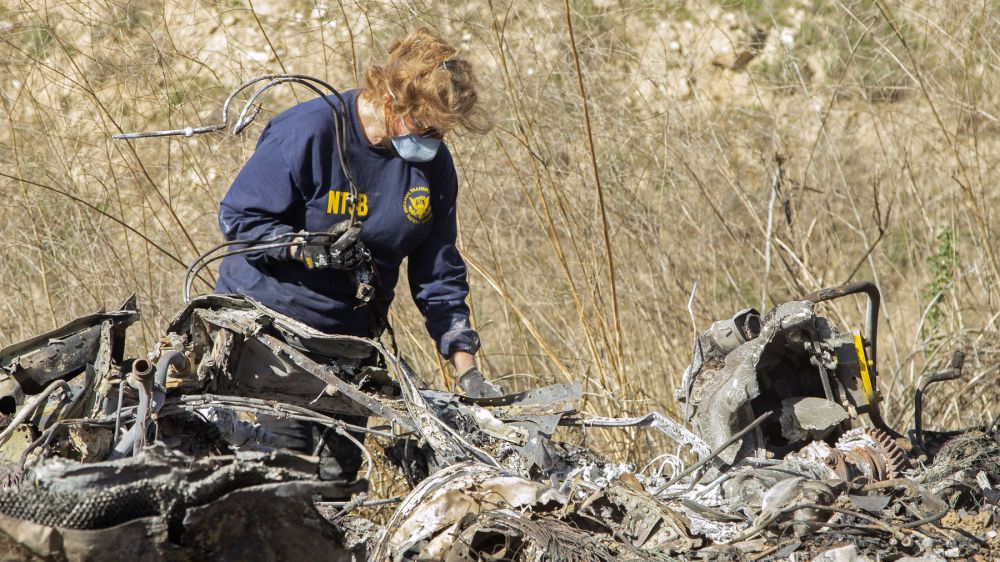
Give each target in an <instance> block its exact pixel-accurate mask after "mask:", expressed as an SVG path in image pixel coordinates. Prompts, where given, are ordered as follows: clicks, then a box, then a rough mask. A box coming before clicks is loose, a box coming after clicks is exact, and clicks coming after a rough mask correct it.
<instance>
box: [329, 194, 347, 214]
mask: <svg viewBox="0 0 1000 562" xmlns="http://www.w3.org/2000/svg"><path fill="white" fill-rule="evenodd" d="M341 195H343V192H341V191H333V190H332V189H331V190H330V196H329V198H328V199H327V201H326V212H327V213H328V214H331V215H332V214H333V213H336V212H337V207H339V206H340V196H341Z"/></svg>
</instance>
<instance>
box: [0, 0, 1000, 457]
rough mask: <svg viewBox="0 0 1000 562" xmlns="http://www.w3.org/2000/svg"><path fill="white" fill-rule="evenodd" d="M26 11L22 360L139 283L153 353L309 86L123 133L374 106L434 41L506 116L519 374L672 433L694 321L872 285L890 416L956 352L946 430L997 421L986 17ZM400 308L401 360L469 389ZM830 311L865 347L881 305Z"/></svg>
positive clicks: (465, 214)
mask: <svg viewBox="0 0 1000 562" xmlns="http://www.w3.org/2000/svg"><path fill="white" fill-rule="evenodd" d="M4 2H5V3H4V4H2V5H0V103H2V106H0V122H2V125H0V194H2V199H0V201H2V203H0V204H2V205H3V206H4V216H5V217H7V219H6V220H4V221H3V222H2V223H0V235H2V237H3V240H4V244H3V245H2V246H0V252H2V255H0V258H2V259H0V287H3V288H4V289H3V292H2V296H0V343H9V342H11V341H16V340H18V339H21V338H24V337H27V336H29V335H32V334H35V333H38V332H41V331H43V330H46V329H49V328H51V327H53V326H55V325H57V324H59V323H62V322H65V321H66V320H68V319H70V318H72V317H74V316H76V315H79V314H82V313H85V312H88V311H92V310H94V309H96V308H99V307H101V306H109V307H110V306H114V305H116V304H117V303H118V301H120V300H121V299H123V298H124V297H125V296H126V295H127V294H128V293H130V292H133V291H136V292H138V294H139V302H140V303H141V305H142V308H143V313H144V316H143V321H142V324H141V328H139V329H137V330H136V337H135V339H134V341H133V342H132V343H133V348H134V350H135V351H136V352H138V351H141V350H145V349H148V348H149V347H151V345H152V344H153V342H155V340H156V339H157V337H158V334H159V332H160V330H161V329H162V328H163V327H164V326H165V324H166V322H167V320H168V319H169V317H170V316H171V315H172V314H173V312H174V311H175V310H176V309H177V308H178V307H179V304H180V300H181V295H180V282H181V278H182V275H183V272H184V268H185V264H186V263H188V262H190V261H191V260H192V259H193V258H194V257H195V256H196V255H197V254H198V253H199V252H200V251H202V250H204V249H206V248H207V247H209V246H210V245H212V244H213V243H215V242H216V241H217V240H218V239H219V234H218V232H217V227H216V223H215V213H216V209H217V203H218V201H219V199H220V198H221V196H222V195H223V193H224V192H225V190H226V189H227V187H228V184H229V181H230V180H231V178H233V177H234V175H235V173H236V171H237V170H238V169H239V166H240V165H241V163H242V162H243V161H244V160H245V159H246V158H247V156H248V155H249V154H250V151H251V150H252V149H253V145H254V142H255V139H256V134H257V133H258V132H259V131H260V128H261V127H262V126H263V124H264V122H265V119H266V117H268V116H269V115H273V114H274V112H277V111H280V110H281V109H283V108H285V107H287V106H288V105H290V104H291V103H294V101H295V100H296V99H300V100H301V99H306V98H308V97H311V94H310V93H309V92H307V91H305V90H293V89H291V88H287V89H285V90H282V91H281V92H280V93H279V94H277V95H274V96H272V97H269V98H268V99H267V100H266V102H265V109H266V111H265V113H264V114H263V115H262V117H261V119H259V120H258V122H257V123H256V124H255V125H254V126H253V127H251V128H250V129H249V130H248V131H247V133H245V134H244V135H243V136H241V137H235V138H234V137H232V136H231V135H227V134H215V135H203V136H197V137H194V138H191V139H170V140H167V139H158V140H142V141H134V142H120V141H113V140H111V139H110V135H111V134H113V133H117V132H121V131H132V130H149V129H157V128H168V127H169V128H176V127H183V126H187V125H195V126H197V125H202V124H207V123H213V122H217V121H218V120H219V118H220V114H219V106H220V103H221V101H222V99H224V97H225V96H226V95H227V93H228V92H229V91H230V90H231V89H232V88H233V87H234V86H235V85H237V84H239V83H240V82H242V81H243V80H245V79H248V78H251V77H253V76H256V75H259V74H264V73H268V72H281V71H288V72H295V73H303V74H312V75H315V76H318V77H320V78H323V79H325V80H327V81H329V82H331V83H333V84H334V85H337V86H339V87H343V88H349V87H352V86H353V85H354V84H356V77H357V75H358V73H359V72H361V71H363V69H364V67H365V65H366V64H367V62H368V61H370V60H372V59H373V58H374V57H377V56H378V53H379V51H378V48H380V47H384V46H385V45H387V43H388V41H389V40H390V39H391V38H392V37H394V36H396V35H398V34H399V33H401V32H402V31H404V30H405V29H409V28H412V27H414V26H416V25H420V24H429V25H432V26H435V27H437V28H439V29H441V30H442V31H443V32H444V33H445V34H446V35H447V36H449V37H451V38H453V40H454V41H456V42H457V43H460V44H461V45H462V47H463V48H464V49H467V50H468V53H469V55H470V56H471V57H472V58H473V59H474V60H475V61H476V62H477V63H478V68H479V72H480V75H481V77H482V80H483V83H484V85H485V86H486V87H487V89H488V95H489V103H490V104H491V107H493V108H494V109H493V111H492V113H493V114H494V115H495V118H496V127H495V129H494V131H493V132H492V133H490V134H488V135H486V136H482V137H471V136H459V137H456V138H454V139H449V141H450V144H451V145H452V148H453V152H454V153H455V155H456V159H457V162H458V166H459V173H460V177H461V181H462V192H461V201H460V205H461V214H460V221H461V225H460V227H461V228H460V230H461V234H460V235H461V247H462V249H463V252H464V255H465V256H466V257H467V261H468V262H469V264H470V269H471V285H472V291H473V294H472V298H471V303H472V305H473V307H474V313H475V321H476V324H477V325H478V327H479V329H480V331H481V333H482V336H483V340H484V343H485V345H484V349H483V353H482V358H483V359H484V362H485V364H486V365H487V366H488V368H489V370H490V372H491V373H492V375H493V376H494V377H497V378H500V379H501V380H502V381H503V382H504V383H506V384H507V385H508V386H513V387H522V386H524V385H529V384H541V383H549V382H554V381H567V380H582V381H584V382H585V385H586V390H587V392H588V396H589V401H588V403H587V410H588V411H590V412H594V413H600V414H609V415H622V414H630V413H641V412H644V411H646V410H648V409H659V410H665V411H673V409H674V402H673V398H672V390H673V388H674V385H675V384H676V383H677V381H678V379H679V375H680V373H681V371H682V370H683V367H684V365H685V364H686V362H687V360H688V357H689V349H690V344H691V341H692V336H693V334H694V332H695V330H696V329H697V330H701V329H704V328H705V327H707V325H708V323H709V322H710V321H711V320H713V319H716V318H721V317H725V316H727V315H729V314H731V313H732V312H733V311H735V310H738V309H740V308H743V307H745V306H750V305H752V306H757V307H765V308H766V307H767V306H770V305H773V304H774V303H777V302H780V301H783V300H787V299H791V298H795V297H796V296H799V295H802V294H805V293H807V292H811V291H813V290H815V289H818V288H820V287H823V286H831V285H837V284H841V283H844V282H847V281H851V280H858V279H873V280H875V281H876V282H877V283H878V284H879V285H880V286H881V287H882V290H883V294H884V297H885V301H884V302H885V306H884V316H883V323H882V330H881V332H880V335H881V341H880V349H881V352H880V367H881V372H882V374H883V380H882V382H883V393H884V394H885V395H886V397H887V400H888V404H887V407H888V409H889V411H890V414H891V415H890V420H891V421H894V422H896V423H897V424H900V425H903V424H904V422H905V423H909V420H908V416H909V414H908V411H909V404H910V394H911V392H910V389H911V388H912V387H913V384H914V381H915V380H916V379H917V378H918V377H919V376H920V375H921V374H922V373H925V372H928V371H934V370H935V369H939V368H941V366H942V365H943V364H944V363H946V362H947V358H948V357H949V356H950V353H951V351H952V350H953V349H955V348H964V349H966V350H967V351H969V352H970V361H969V362H968V367H967V371H968V373H967V375H966V377H965V381H966V382H965V383H964V385H963V383H948V384H949V385H950V386H948V387H942V388H939V389H938V391H937V396H936V397H935V398H932V399H931V400H930V401H929V402H930V404H929V406H928V411H929V412H931V413H932V414H933V415H934V416H933V418H934V419H933V424H936V425H939V426H948V427H956V426H959V425H962V424H967V423H973V422H977V421H983V420H984V419H986V418H987V417H990V416H994V415H996V414H997V413H998V410H997V406H996V402H997V397H998V396H997V390H996V389H997V387H998V385H997V381H998V369H1000V357H998V349H1000V344H998V339H1000V338H998V326H997V317H998V315H1000V265H998V259H1000V256H998V254H1000V229H998V227H997V226H996V224H997V220H996V219H997V217H995V216H994V215H995V213H996V210H997V209H998V208H1000V207H998V203H1000V189H998V187H997V185H998V179H1000V178H998V171H997V163H998V162H1000V159H998V157H1000V135H998V122H1000V116H998V113H997V112H998V110H997V108H998V107H1000V105H998V98H997V96H998V94H997V92H1000V89H998V88H997V86H998V85H997V83H996V82H997V76H998V73H997V65H998V62H1000V56H998V53H997V52H996V51H995V50H994V49H995V45H997V44H1000V41H998V39H1000V14H998V13H996V11H995V10H992V9H991V8H990V7H989V3H972V2H953V3H949V4H947V5H944V4H942V3H940V2H926V1H917V0H912V1H905V2H887V1H886V0H878V1H873V0H847V1H839V2H832V3H821V2H812V1H804V0H803V1H797V0H796V1H793V0H776V1H773V2H760V1H744V2H732V1H725V2H710V1H708V0H690V1H686V2H679V1H671V2H666V3H664V2H654V1H645V0H638V1H629V2H625V1H619V2H613V1H611V0H602V1H600V2H579V1H575V2H568V3H567V4H565V5H564V4H557V3H538V2H525V1H522V0H516V1H514V2H512V3H511V2H499V1H497V2H484V3H479V2H454V1H441V2H433V3H430V2H416V1H401V2H392V3H390V2H360V3H359V2H353V1H352V2H348V1H338V2H318V1H316V2H312V1H310V2H307V1H292V2H276V1H274V0H268V1H264V0H256V1H254V2H250V1H248V0H226V1H225V2H217V1H214V0H201V1H194V0H166V1H159V0H135V1H132V2H128V3H126V2H115V1H96V2H82V1H79V0H65V1H62V2H48V3H44V4H43V3H38V2H30V3H29V2H26V1H20V2H17V1H13V0H4ZM817 6H821V7H817ZM570 22H571V23H572V35H571V34H570V27H569V23H570ZM743 52H746V55H745V56H750V55H753V58H752V60H750V61H749V64H746V66H745V67H740V62H739V54H740V53H743ZM734 64H735V65H736V68H737V69H736V70H733V69H732V68H724V67H726V66H727V65H728V66H732V65H734ZM400 289H401V291H402V292H403V293H404V294H401V295H400V298H399V299H397V304H396V305H395V307H394V310H393V313H392V319H393V321H394V323H395V324H396V325H397V329H398V331H399V332H400V333H401V334H402V337H401V338H400V339H401V343H402V346H403V347H404V349H405V351H406V353H407V354H408V355H409V356H410V357H411V358H413V361H412V362H413V363H415V364H416V365H418V366H419V369H420V370H421V371H423V372H424V373H425V374H426V375H428V377H429V378H433V379H434V380H436V382H437V384H442V385H443V384H446V382H445V378H444V377H442V375H441V372H440V368H441V362H440V361H439V360H438V359H437V358H436V357H435V355H434V353H433V346H432V344H431V342H430V341H428V338H427V337H426V335H425V333H424V332H423V328H422V325H421V322H420V319H419V315H418V313H417V311H416V310H415V308H414V307H413V306H412V304H411V303H410V302H409V299H408V297H407V296H406V295H405V288H403V287H400ZM200 290H202V291H204V290H207V287H205V286H201V287H200ZM689 301H690V314H689ZM829 312H830V314H832V317H833V318H834V319H835V320H836V322H837V323H838V324H839V325H840V326H841V327H842V328H860V327H861V323H862V321H863V303H862V302H861V301H860V300H858V301H857V302H855V301H850V302H844V303H840V304H838V305H836V306H835V307H831V308H830V310H829ZM692 320H693V322H694V324H695V325H694V326H693V325H692ZM634 444H635V442H634V441H630V442H621V443H620V447H621V451H622V452H625V450H626V449H628V448H629V447H631V446H632V445H634Z"/></svg>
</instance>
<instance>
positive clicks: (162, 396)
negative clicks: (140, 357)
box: [153, 349, 188, 415]
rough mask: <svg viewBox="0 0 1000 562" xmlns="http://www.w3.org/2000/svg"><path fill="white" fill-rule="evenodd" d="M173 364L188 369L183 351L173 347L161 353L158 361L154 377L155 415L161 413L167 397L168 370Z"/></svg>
mask: <svg viewBox="0 0 1000 562" xmlns="http://www.w3.org/2000/svg"><path fill="white" fill-rule="evenodd" d="M171 366H173V367H174V369H176V370H178V371H183V370H186V369H187V368H188V359H187V357H186V356H185V355H184V354H183V353H181V352H180V351H176V350H173V349H170V350H167V351H164V352H163V353H162V354H161V355H160V360H159V361H157V362H156V375H155V376H154V377H153V383H154V384H153V415H156V414H157V413H159V411H160V409H161V408H163V402H164V401H165V400H166V398H167V372H168V371H169V370H170V367H171Z"/></svg>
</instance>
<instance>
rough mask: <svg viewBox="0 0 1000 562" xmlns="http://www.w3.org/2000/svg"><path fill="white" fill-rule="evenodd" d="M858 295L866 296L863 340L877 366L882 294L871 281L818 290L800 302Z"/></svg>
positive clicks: (873, 363)
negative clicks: (866, 343) (879, 313)
mask: <svg viewBox="0 0 1000 562" xmlns="http://www.w3.org/2000/svg"><path fill="white" fill-rule="evenodd" d="M858 293H864V294H866V295H868V309H867V311H866V314H865V339H867V340H868V345H869V346H871V349H872V357H871V359H872V365H875V366H878V361H877V359H878V347H877V345H878V344H877V341H876V340H877V339H878V310H879V305H880V304H881V302H882V294H881V293H879V290H878V287H877V286H876V285H875V284H874V283H872V282H871V281H858V282H855V283H848V284H846V285H841V286H839V287H830V288H827V289H820V290H818V291H816V292H815V293H809V294H808V295H806V296H804V297H802V300H807V301H810V302H813V303H821V302H823V301H828V300H833V299H839V298H840V297H846V296H847V295H856V294H858ZM876 372H877V371H876Z"/></svg>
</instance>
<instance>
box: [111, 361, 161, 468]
mask: <svg viewBox="0 0 1000 562" xmlns="http://www.w3.org/2000/svg"><path fill="white" fill-rule="evenodd" d="M125 382H126V383H127V384H128V385H129V386H131V387H132V388H134V389H135V390H136V392H138V393H139V409H138V410H137V411H136V416H135V424H133V425H132V429H130V430H129V431H128V433H126V434H125V436H124V437H122V438H121V440H120V441H118V444H116V445H115V449H114V450H113V451H111V456H110V457H109V458H111V459H120V458H122V457H124V456H126V455H128V454H129V453H132V454H135V453H136V452H138V447H137V444H139V443H141V441H142V438H143V437H145V435H146V420H147V418H148V417H149V405H150V395H151V390H152V388H151V387H152V383H153V365H152V364H151V363H150V362H149V361H146V360H145V359H136V360H135V361H134V362H133V363H132V372H131V373H129V376H128V378H127V379H126V380H125Z"/></svg>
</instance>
